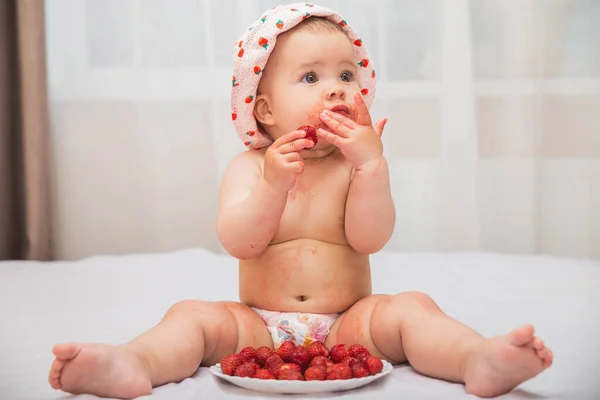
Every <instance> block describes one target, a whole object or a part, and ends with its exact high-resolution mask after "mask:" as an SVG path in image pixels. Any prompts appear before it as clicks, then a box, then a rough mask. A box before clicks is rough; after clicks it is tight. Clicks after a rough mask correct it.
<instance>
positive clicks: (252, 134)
mask: <svg viewBox="0 0 600 400" xmlns="http://www.w3.org/2000/svg"><path fill="white" fill-rule="evenodd" d="M246 135H248V136H254V135H256V132H254V131H248V132H246ZM267 348H268V347H267Z"/></svg>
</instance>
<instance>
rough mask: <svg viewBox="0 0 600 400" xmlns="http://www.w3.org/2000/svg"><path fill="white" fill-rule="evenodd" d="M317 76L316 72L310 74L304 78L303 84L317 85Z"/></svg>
mask: <svg viewBox="0 0 600 400" xmlns="http://www.w3.org/2000/svg"><path fill="white" fill-rule="evenodd" d="M317 81H318V79H317V75H315V73H314V72H308V73H307V74H305V75H304V76H303V77H302V82H306V83H317Z"/></svg>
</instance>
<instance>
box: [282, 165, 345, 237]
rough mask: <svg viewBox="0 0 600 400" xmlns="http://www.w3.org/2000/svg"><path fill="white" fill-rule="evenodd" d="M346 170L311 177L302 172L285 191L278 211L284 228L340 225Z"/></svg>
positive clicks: (327, 228) (317, 227)
mask: <svg viewBox="0 0 600 400" xmlns="http://www.w3.org/2000/svg"><path fill="white" fill-rule="evenodd" d="M349 184H350V180H349V174H331V175H329V176H326V177H324V178H323V177H319V178H314V179H311V177H310V176H309V175H306V176H302V177H301V179H299V180H298V181H297V182H296V186H295V187H294V188H293V189H292V190H291V191H290V192H289V193H288V199H287V204H286V207H285V211H284V213H283V215H282V220H281V225H282V228H284V229H302V230H304V231H306V230H313V229H316V230H327V231H330V230H332V229H334V230H335V229H340V228H341V229H343V224H344V214H345V206H346V198H347V195H348V189H349Z"/></svg>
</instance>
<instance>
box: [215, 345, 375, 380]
mask: <svg viewBox="0 0 600 400" xmlns="http://www.w3.org/2000/svg"><path fill="white" fill-rule="evenodd" d="M221 370H222V371H223V373H224V374H227V375H232V376H239V377H249V378H255V379H280V380H297V381H303V380H306V381H325V380H336V379H351V378H362V377H365V376H369V375H376V374H378V373H380V372H381V371H382V370H383V363H382V362H381V360H380V359H379V358H377V357H375V356H372V355H371V354H370V353H369V351H368V350H367V349H365V348H364V347H363V346H361V345H359V344H354V345H352V346H350V347H349V348H346V346H345V345H344V344H337V345H335V346H333V347H332V348H331V349H330V350H327V347H325V345H324V344H323V343H321V342H314V343H312V344H311V345H310V346H308V347H304V346H302V345H300V346H296V345H294V343H293V342H291V341H286V342H283V343H282V344H281V346H279V347H278V348H277V349H275V351H273V350H271V349H269V348H268V347H266V346H263V347H259V348H258V349H254V348H253V347H245V348H244V349H242V351H240V352H239V353H236V354H231V355H228V356H225V357H223V358H222V359H221Z"/></svg>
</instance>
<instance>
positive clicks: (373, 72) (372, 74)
mask: <svg viewBox="0 0 600 400" xmlns="http://www.w3.org/2000/svg"><path fill="white" fill-rule="evenodd" d="M371 78H373V79H375V70H373V71H371Z"/></svg>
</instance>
